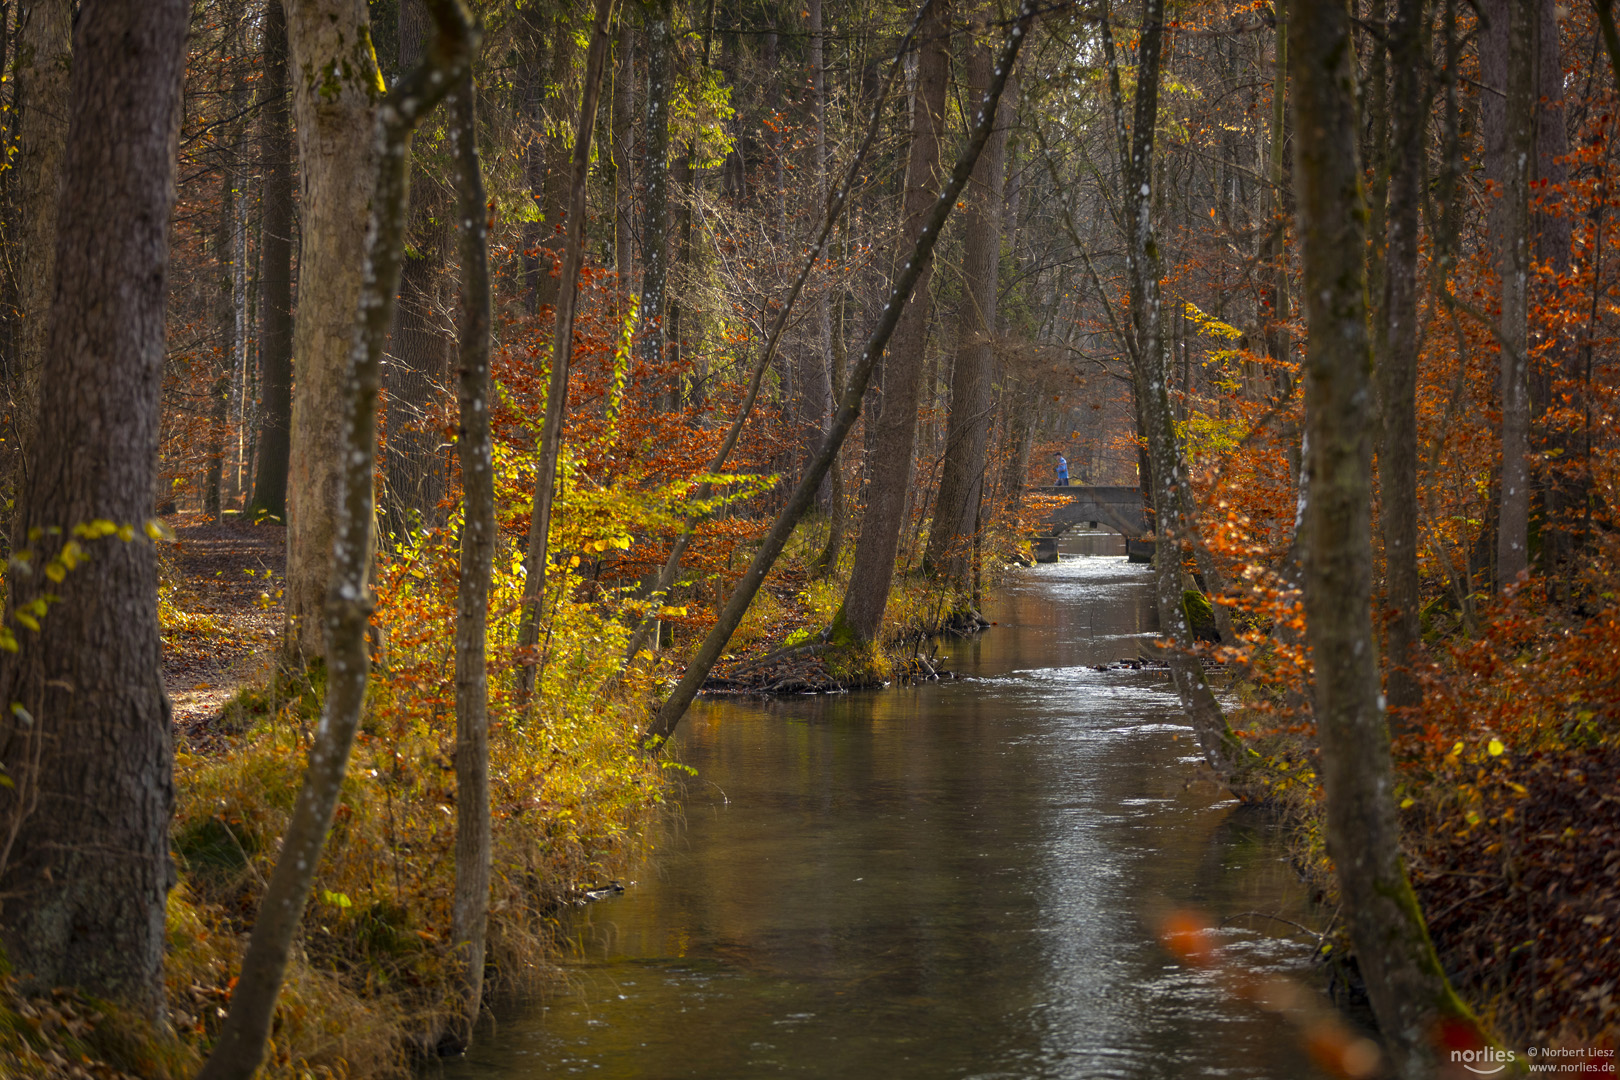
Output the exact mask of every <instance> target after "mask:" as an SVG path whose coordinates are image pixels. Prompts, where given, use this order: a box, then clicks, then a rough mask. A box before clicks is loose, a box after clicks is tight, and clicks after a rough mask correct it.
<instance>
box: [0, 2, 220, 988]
mask: <svg viewBox="0 0 1620 1080" xmlns="http://www.w3.org/2000/svg"><path fill="white" fill-rule="evenodd" d="M41 14H46V13H44V12H42V13H41ZM189 14H190V12H189V8H188V6H187V5H186V4H184V3H182V2H180V0H151V2H150V3H146V4H141V5H134V4H123V3H116V2H112V0H87V2H86V3H84V4H82V5H81V6H80V8H79V12H78V18H77V20H76V25H75V27H74V42H73V57H74V63H73V72H72V78H71V83H70V92H69V95H68V97H67V100H69V101H71V103H72V104H71V108H70V111H69V115H68V135H67V142H66V154H65V157H64V158H63V163H62V181H63V182H62V187H61V201H60V203H58V204H57V205H58V208H59V209H58V215H57V219H56V221H57V228H56V259H55V271H54V278H55V289H54V300H53V302H52V304H51V307H50V312H49V315H48V316H45V318H47V320H48V323H49V325H48V328H47V330H46V336H45V342H44V345H45V347H44V349H43V350H42V352H41V354H40V355H41V358H42V363H43V365H44V366H43V368H42V370H41V376H42V377H41V379H40V382H39V385H40V398H39V424H38V427H37V429H36V433H35V437H34V444H33V452H32V454H31V460H32V461H33V462H35V463H36V467H35V468H33V469H32V470H30V472H29V474H28V477H27V483H26V485H25V486H24V487H23V489H22V492H21V498H20V501H19V504H18V511H17V536H18V537H19V538H23V539H24V540H25V542H26V544H27V547H26V548H20V549H14V550H13V553H12V566H13V567H16V566H18V565H20V564H22V563H23V562H26V563H27V564H28V565H31V566H33V567H35V568H36V569H37V571H38V572H35V573H29V574H22V573H11V574H8V579H9V580H8V589H7V596H6V620H5V627H6V630H5V632H4V636H5V637H6V638H11V637H12V631H11V629H10V627H12V626H17V625H19V624H23V625H26V623H25V622H24V616H25V615H26V616H29V617H31V618H33V619H34V621H35V622H36V623H37V625H38V627H39V629H38V630H37V631H32V630H30V631H26V632H19V633H18V634H17V635H16V637H15V639H14V641H12V643H11V644H12V647H13V648H15V649H16V650H17V651H15V652H11V651H6V652H0V693H3V700H5V701H6V702H8V703H10V707H9V708H8V709H7V710H6V713H5V721H4V726H3V727H0V761H3V762H4V764H5V769H6V774H7V777H8V779H9V780H10V783H9V784H8V785H6V786H5V787H3V788H0V896H4V897H5V901H4V906H3V907H0V943H3V944H4V947H5V951H6V954H7V957H8V959H9V960H10V963H11V966H12V968H13V969H14V970H15V971H16V972H17V973H18V974H19V975H20V976H21V977H22V978H23V981H24V984H25V985H26V986H27V987H29V988H31V989H33V990H37V991H38V992H45V991H48V990H49V989H50V988H52V987H57V986H77V987H80V988H82V989H83V990H85V991H87V992H88V993H90V994H93V995H95V996H99V997H107V998H111V999H113V1000H116V1001H120V1002H122V1003H124V1004H126V1005H128V1006H130V1007H132V1008H134V1009H136V1010H138V1011H139V1012H141V1013H143V1014H145V1015H146V1016H147V1017H148V1018H150V1019H153V1020H156V1019H157V1018H158V1017H159V1016H160V1015H161V1014H162V1011H163V1002H164V992H163V949H164V912H165V903H166V900H167V897H168V892H169V889H170V888H171V887H172V886H173V885H174V882H175V874H174V867H173V865H172V864H171V862H170V859H169V821H170V818H171V816H172V813H173V809H174V737H173V734H172V732H171V729H170V710H169V700H168V697H167V696H166V695H165V694H164V691H163V680H162V676H161V674H160V672H159V666H158V662H159V656H158V651H159V642H158V620H157V565H156V560H155V558H154V552H153V550H152V545H151V543H150V542H149V541H148V540H147V538H146V537H145V536H144V535H142V534H141V530H142V527H143V525H144V524H145V523H146V522H147V520H148V515H149V514H150V513H151V497H152V482H153V473H154V470H155V465H156V460H157V445H158V412H159V404H160V391H161V387H162V377H163V356H164V302H165V289H166V285H167V277H168V262H169V239H168V225H169V212H170V210H171V208H172V206H173V201H174V174H175V139H176V136H177V134H178V131H179V122H180V98H181V79H182V77H183V74H184V70H185V38H186V28H187V21H188V17H189ZM115 527H116V528H117V529H121V530H123V531H122V532H115V531H114V530H115ZM36 530H37V531H36ZM31 537H32V538H33V539H30V538H31ZM29 613H31V615H30V614H29Z"/></svg>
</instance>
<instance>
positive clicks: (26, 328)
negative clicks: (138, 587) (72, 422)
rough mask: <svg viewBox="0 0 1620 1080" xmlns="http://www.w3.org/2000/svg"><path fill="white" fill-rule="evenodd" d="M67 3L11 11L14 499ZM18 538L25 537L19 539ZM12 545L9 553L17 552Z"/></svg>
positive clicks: (21, 465)
mask: <svg viewBox="0 0 1620 1080" xmlns="http://www.w3.org/2000/svg"><path fill="white" fill-rule="evenodd" d="M73 9H74V4H73V3H72V0H33V2H32V3H28V4H24V5H22V6H20V7H19V8H18V11H17V23H18V27H17V61H16V67H15V74H14V75H13V79H14V80H15V84H16V90H15V93H16V97H15V100H14V103H13V107H14V108H15V109H16V111H17V113H18V114H19V116H20V120H19V121H18V122H17V128H16V131H17V156H16V158H15V160H14V161H13V162H12V165H11V172H12V174H13V176H12V183H13V184H14V185H15V186H14V188H13V200H14V205H15V207H16V210H17V220H16V221H15V222H13V223H11V224H10V225H8V229H7V231H8V232H9V233H10V235H11V237H12V238H13V243H14V250H15V251H16V255H15V256H14V258H15V264H14V269H13V273H14V275H15V279H14V280H15V284H16V290H17V316H18V322H17V324H16V330H15V336H14V337H13V339H12V343H13V346H14V348H15V353H14V355H13V367H12V369H11V370H10V371H8V372H7V373H6V376H7V385H6V392H7V394H8V395H9V396H10V397H11V402H12V405H11V415H12V418H13V419H12V426H13V429H14V430H13V431H12V432H11V433H10V440H9V441H10V443H11V447H12V453H13V454H14V455H16V456H15V457H13V458H12V460H11V461H9V462H8V463H7V464H8V466H10V467H11V469H12V470H13V475H12V476H11V482H12V496H13V498H15V497H16V495H17V494H18V493H20V492H21V491H22V490H23V488H24V487H25V486H26V484H27V482H28V472H29V466H30V459H29V458H28V456H27V454H28V452H29V450H30V448H31V447H32V446H33V443H34V422H35V418H36V416H37V413H38V407H39V405H38V403H39V373H40V371H41V369H42V367H43V365H44V362H45V340H46V333H47V331H48V329H49V327H50V316H49V312H50V308H51V288H52V282H54V281H55V276H54V268H55V265H56V218H57V207H58V205H59V202H60V200H61V197H62V196H61V190H62V161H63V157H64V155H65V154H66V151H67V130H68V109H69V103H68V82H69V78H68V71H69V68H70V61H71V59H72V55H73ZM16 539H17V540H19V541H21V540H22V539H23V538H22V537H21V536H18V537H17V538H16ZM20 546H22V544H21V543H14V544H13V547H14V548H15V547H20Z"/></svg>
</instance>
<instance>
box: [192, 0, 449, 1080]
mask: <svg viewBox="0 0 1620 1080" xmlns="http://www.w3.org/2000/svg"><path fill="white" fill-rule="evenodd" d="M430 10H431V11H432V12H433V16H434V22H435V24H436V25H437V27H438V33H437V34H436V35H435V37H434V42H433V45H432V47H431V48H430V49H429V51H428V53H427V56H426V58H425V59H424V62H423V64H422V66H421V67H419V68H417V69H416V70H415V71H413V72H412V73H411V74H410V75H408V76H406V77H405V78H403V79H401V80H400V81H399V83H398V84H397V85H396V86H395V87H394V89H393V90H392V91H390V92H389V94H388V95H387V97H386V98H385V99H384V100H383V102H382V107H381V109H380V110H378V112H377V117H376V125H375V130H374V132H373V134H372V137H371V145H372V160H374V161H376V162H378V164H379V168H378V170H377V175H376V185H375V189H374V190H375V193H376V200H375V203H374V206H373V210H372V213H371V214H370V215H368V223H367V227H366V244H365V247H364V248H363V249H362V250H363V251H364V252H365V257H364V260H363V262H362V267H361V274H362V278H361V282H362V283H361V290H360V294H359V295H358V296H357V297H356V301H355V312H353V313H351V321H350V328H351V331H352V333H351V336H350V350H349V359H348V363H347V364H346V365H345V371H344V378H343V386H342V396H341V400H340V404H341V405H342V407H343V423H342V436H343V437H342V442H341V443H340V444H339V446H338V449H337V456H338V458H339V461H340V462H341V465H342V485H341V488H340V491H341V494H342V503H341V504H340V510H339V512H338V515H337V523H336V530H335V531H336V542H335V548H334V553H333V558H332V567H333V569H332V574H331V580H330V585H329V592H328V595H327V599H326V611H325V616H326V617H325V623H324V626H325V631H326V647H327V648H326V659H327V689H326V701H325V702H324V704H323V705H322V709H321V721H320V724H319V726H318V727H317V728H316V731H315V738H314V741H313V742H312V744H311V746H310V751H309V766H308V768H307V769H306V770H305V773H304V782H303V786H302V787H301V788H300V790H299V792H298V799H297V801H296V802H295V803H294V804H293V813H292V820H291V822H289V823H288V825H287V833H286V835H285V836H284V837H283V838H282V843H281V852H280V854H279V855H278V856H277V858H276V867H275V870H273V871H272V872H271V876H270V882H269V884H268V885H267V886H266V887H265V891H264V897H263V899H262V900H261V901H260V902H259V911H258V917H257V919H256V920H255V922H254V924H253V934H252V937H251V938H250V939H249V941H248V948H247V954H246V955H245V956H244V957H243V959H242V973H241V975H240V977H239V978H238V980H237V983H236V989H235V991H234V992H233V994H232V996H231V1011H230V1013H229V1014H228V1015H227V1016H226V1018H225V1024H224V1027H223V1028H222V1029H221V1030H220V1034H219V1039H218V1041H217V1042H216V1043H215V1044H214V1049H213V1053H212V1054H211V1055H210V1056H209V1058H208V1061H207V1062H206V1063H204V1065H203V1068H202V1071H201V1072H200V1073H199V1074H198V1080H249V1078H250V1077H252V1076H253V1074H254V1073H255V1072H257V1071H258V1068H259V1065H260V1064H261V1063H262V1062H263V1060H264V1055H265V1050H266V1043H267V1041H268V1039H269V1037H270V1031H271V1024H272V1021H273V1020H274V1017H275V1008H276V998H277V997H278V996H279V995H280V993H281V981H282V977H283V975H284V974H285V973H286V969H287V958H288V956H289V954H290V953H291V951H292V945H293V939H294V937H295V936H296V935H297V933H298V928H299V925H300V923H301V922H302V921H303V915H304V908H305V906H306V905H307V904H308V902H309V891H310V887H311V885H312V884H313V883H314V880H315V871H316V869H317V868H318V867H319V866H320V862H321V852H322V851H323V850H324V849H325V846H326V834H327V832H328V831H329V830H330V829H331V827H332V815H333V814H334V813H335V812H336V810H337V805H338V799H339V797H340V796H341V795H342V792H343V779H344V776H345V775H346V774H347V772H348V767H349V751H350V749H351V748H352V747H353V745H354V736H355V732H356V731H357V730H358V728H359V726H360V711H361V707H362V706H363V705H364V703H365V696H366V683H367V681H368V677H369V675H370V667H371V664H370V655H369V653H368V652H367V649H366V634H367V631H368V629H369V627H370V622H371V609H372V601H371V591H370V588H369V586H368V583H367V577H368V575H369V573H370V565H371V531H372V517H373V515H374V513H375V512H376V504H375V500H374V498H373V491H372V471H373V470H374V469H375V468H376V458H377V402H378V398H379V397H380V396H381V393H382V355H383V349H384V346H385V345H386V343H387V340H388V330H389V327H390V325H391V324H392V322H393V307H394V294H395V290H396V289H397V288H398V287H399V271H400V264H401V262H403V260H404V248H405V210H406V199H407V188H408V186H409V175H410V163H409V155H408V154H407V153H406V147H407V145H408V143H409V140H410V134H411V131H412V130H413V129H414V128H415V127H416V124H417V123H418V121H420V119H421V117H422V115H423V114H424V113H425V112H427V111H428V110H429V109H431V108H433V106H434V105H435V104H437V103H438V102H439V101H440V100H441V99H442V98H443V97H444V96H445V94H446V92H447V91H448V90H449V89H450V88H451V87H452V86H454V85H456V84H457V82H458V81H459V80H460V79H461V77H462V75H463V73H464V72H465V71H466V69H467V63H468V60H469V57H470V55H471V53H472V51H473V49H474V47H475V38H474V34H473V31H472V28H471V23H470V21H469V20H468V17H467V15H466V12H465V11H464V10H463V9H462V7H461V5H460V3H459V2H458V0H430ZM356 313H357V314H356Z"/></svg>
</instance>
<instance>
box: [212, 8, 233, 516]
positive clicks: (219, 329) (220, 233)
mask: <svg viewBox="0 0 1620 1080" xmlns="http://www.w3.org/2000/svg"><path fill="white" fill-rule="evenodd" d="M227 21H233V20H231V19H230V18H229V17H228V18H227ZM220 141H221V147H220V150H221V153H220V157H221V159H222V160H221V162H220V177H221V180H220V192H219V207H218V211H217V213H218V217H217V219H216V224H215V228H214V265H215V267H216V270H217V272H218V274H219V278H218V280H217V281H216V282H215V287H214V340H215V348H214V382H213V385H212V386H210V387H209V416H208V470H207V473H206V476H205V479H204V481H203V512H204V513H206V514H209V515H211V516H213V517H214V518H215V519H218V517H219V516H220V512H221V511H222V510H223V509H224V505H223V500H222V496H221V487H222V483H221V481H222V480H223V477H224V471H225V448H226V443H227V440H228V438H229V435H230V420H231V377H232V374H233V373H234V372H235V369H236V220H237V214H238V212H239V207H238V205H237V198H236V187H237V181H238V177H239V175H240V170H239V169H238V167H237V162H236V154H237V151H238V150H239V147H238V146H237V139H236V138H235V137H234V135H233V134H231V133H229V132H227V133H226V134H225V136H224V137H223V138H222V139H221V140H220Z"/></svg>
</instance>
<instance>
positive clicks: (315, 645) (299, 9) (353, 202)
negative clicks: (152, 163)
mask: <svg viewBox="0 0 1620 1080" xmlns="http://www.w3.org/2000/svg"><path fill="white" fill-rule="evenodd" d="M284 3H285V5H286V12H287V40H288V44H289V45H290V46H291V53H292V72H291V81H292V102H293V119H294V120H295V121H296V126H297V130H298V160H299V180H300V184H301V187H302V199H301V201H300V210H301V212H302V229H301V236H302V249H301V254H300V258H299V277H298V322H297V326H296V329H295V332H294V335H293V354H294V355H295V356H297V357H298V381H297V385H296V387H295V389H294V393H293V409H292V440H291V450H290V453H289V461H288V472H289V476H288V491H287V502H288V505H287V512H288V520H287V578H286V586H285V592H284V600H285V604H286V624H285V628H284V630H283V632H282V657H283V660H284V662H286V663H287V664H289V665H293V666H304V665H307V664H310V663H313V662H314V661H316V660H319V659H322V658H323V657H324V656H325V655H326V646H325V643H324V641H323V639H322V633H321V625H322V623H321V618H322V610H323V607H324V605H325V603H326V593H327V586H328V584H329V583H330V581H331V579H332V550H333V544H334V543H335V542H336V540H337V513H338V504H339V500H340V492H341V490H342V486H343V461H342V455H341V454H340V453H339V448H340V447H341V445H342V441H343V424H344V407H345V399H344V393H343V383H344V373H345V371H346V370H347V368H348V357H349V347H350V344H351V342H352V341H353V334H354V313H355V310H356V305H358V303H359V301H360V284H361V277H362V268H361V264H360V260H358V259H356V258H355V253H356V252H360V251H364V250H365V243H366V221H367V220H368V218H369V216H370V207H371V195H372V185H373V178H374V177H375V175H376V144H375V140H374V139H373V131H372V128H373V120H374V117H375V115H376V111H377V102H378V101H379V100H380V99H381V97H382V76H381V74H380V73H379V72H378V70H377V57H376V54H375V53H374V52H373V51H372V48H371V29H370V20H369V16H368V15H367V12H366V5H365V2H364V0H284ZM390 301H392V297H390ZM390 306H392V304H391V303H390ZM368 546H369V545H368Z"/></svg>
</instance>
